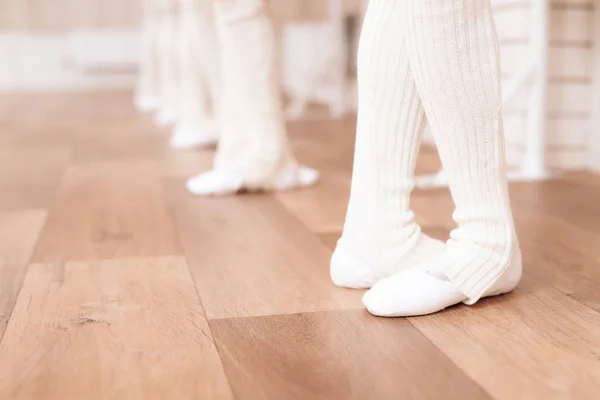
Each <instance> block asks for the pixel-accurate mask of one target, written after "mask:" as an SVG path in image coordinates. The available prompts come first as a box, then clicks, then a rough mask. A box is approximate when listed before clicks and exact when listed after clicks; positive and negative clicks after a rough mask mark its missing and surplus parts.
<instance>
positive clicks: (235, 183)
mask: <svg viewBox="0 0 600 400" xmlns="http://www.w3.org/2000/svg"><path fill="white" fill-rule="evenodd" d="M185 186H186V188H187V190H188V191H189V192H190V193H192V194H194V195H196V196H224V195H228V194H233V193H236V192H237V191H238V190H240V188H241V187H242V181H241V179H239V178H237V177H235V176H231V175H226V174H222V173H217V172H215V171H209V172H206V173H204V174H200V175H197V176H195V177H193V178H190V179H188V181H187V182H186V184H185Z"/></svg>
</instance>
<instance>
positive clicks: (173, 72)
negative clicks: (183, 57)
mask: <svg viewBox="0 0 600 400" xmlns="http://www.w3.org/2000/svg"><path fill="white" fill-rule="evenodd" d="M154 1H155V3H156V4H157V9H158V10H159V20H158V33H157V35H158V63H159V93H160V109H159V112H158V114H157V116H156V122H158V123H159V124H160V125H170V124H173V123H175V121H176V119H177V111H178V99H179V81H178V79H179V76H178V75H179V74H178V65H177V64H178V63H177V51H176V48H177V47H176V41H177V15H176V2H175V0H154Z"/></svg>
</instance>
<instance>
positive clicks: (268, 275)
mask: <svg viewBox="0 0 600 400" xmlns="http://www.w3.org/2000/svg"><path fill="white" fill-rule="evenodd" d="M166 192H167V193H170V194H171V199H170V205H171V210H172V213H173V215H174V217H175V220H176V223H177V227H178V231H179V234H180V238H181V242H182V245H183V248H184V252H185V255H186V258H187V259H188V262H189V263H190V267H191V269H192V273H193V275H194V278H195V280H196V285H197V286H198V291H199V293H200V296H201V298H202V302H203V304H204V308H205V310H206V314H207V316H208V318H209V319H213V318H230V317H242V316H257V315H269V314H288V313H297V312H308V311H321V310H332V309H333V310H338V309H348V308H362V304H361V302H360V296H361V293H360V292H358V291H351V290H344V289H339V288H335V287H334V286H333V285H332V283H331V280H330V278H329V260H330V257H331V250H329V249H328V248H327V247H326V246H325V245H324V244H323V243H322V242H321V241H320V240H319V238H318V237H316V236H315V235H313V234H312V233H311V232H310V231H309V230H308V229H307V228H306V227H305V226H304V225H302V223H300V222H299V221H298V220H297V219H296V218H295V217H294V216H292V215H291V214H290V213H289V212H288V211H287V210H286V209H284V207H283V206H281V204H279V202H277V201H276V200H275V199H274V198H273V197H272V196H270V195H260V194H259V195H245V196H240V197H230V198H212V199H211V198H194V197H192V196H191V195H190V194H189V193H187V192H186V191H185V189H184V188H183V183H182V182H179V181H172V182H171V183H170V184H167V188H166Z"/></svg>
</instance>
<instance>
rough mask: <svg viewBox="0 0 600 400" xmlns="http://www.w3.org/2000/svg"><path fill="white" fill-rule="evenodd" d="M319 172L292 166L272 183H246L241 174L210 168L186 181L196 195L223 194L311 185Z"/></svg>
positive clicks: (280, 189) (191, 191)
mask: <svg viewBox="0 0 600 400" xmlns="http://www.w3.org/2000/svg"><path fill="white" fill-rule="evenodd" d="M318 178H319V173H318V172H317V171H315V170H314V169H312V168H308V167H303V166H298V165H296V166H294V167H292V168H288V169H287V170H286V171H284V172H282V173H281V174H280V175H279V176H278V177H277V178H276V179H275V181H274V182H273V183H268V182H267V183H265V184H262V185H261V184H255V185H246V184H244V182H243V178H242V177H241V176H237V175H233V174H229V173H226V172H223V171H216V170H211V171H208V172H205V173H202V174H200V175H197V176H195V177H193V178H191V179H189V180H188V181H187V183H186V187H187V189H188V190H189V191H190V193H192V194H194V195H196V196H225V195H230V194H235V193H238V192H240V191H243V190H247V191H284V190H292V189H296V188H301V187H307V186H311V185H313V184H314V183H315V182H316V181H317V180H318Z"/></svg>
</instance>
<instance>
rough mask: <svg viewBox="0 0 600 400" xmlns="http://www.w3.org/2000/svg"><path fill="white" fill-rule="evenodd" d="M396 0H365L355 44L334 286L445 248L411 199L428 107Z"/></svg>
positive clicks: (371, 280) (388, 272)
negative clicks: (350, 162) (354, 117)
mask: <svg viewBox="0 0 600 400" xmlns="http://www.w3.org/2000/svg"><path fill="white" fill-rule="evenodd" d="M401 8H402V6H401V4H400V2H398V1H393V0H373V1H372V2H371V4H370V5H369V9H368V11H367V15H366V19H365V22H364V27H363V30H362V32H361V37H360V42H359V50H358V63H357V67H358V88H359V90H358V93H359V98H358V122H357V134H356V146H355V154H354V167H353V173H352V186H351V195H350V201H349V205H348V211H347V213H346V221H345V224H344V231H343V234H342V237H341V239H340V240H339V242H338V244H337V247H336V250H335V252H334V254H333V257H332V259H331V278H332V280H333V282H334V283H335V284H336V285H337V286H341V287H350V288H357V289H358V288H370V287H371V286H372V285H374V284H375V283H376V282H377V281H379V280H381V279H383V278H387V277H389V276H392V275H393V274H394V273H396V272H398V271H400V270H403V269H408V268H413V267H414V266H415V265H418V264H419V263H421V262H424V261H426V260H427V259H430V258H432V257H435V255H436V254H439V253H441V252H443V250H444V243H443V242H441V241H438V240H434V239H431V238H429V237H428V236H426V235H424V234H423V233H422V232H421V228H420V227H419V226H418V225H417V223H416V222H415V220H414V214H413V212H412V211H411V210H410V206H409V199H410V193H411V191H412V189H413V175H414V170H415V164H416V160H417V154H418V151H419V145H420V141H421V136H422V133H423V129H424V126H425V113H424V111H423V106H422V104H421V100H420V99H419V95H418V93H417V87H416V84H415V81H414V79H413V77H412V73H411V70H410V65H409V59H408V55H407V52H408V50H407V44H406V39H405V38H404V36H403V34H402V32H403V28H402V26H401V25H400V24H399V23H398V20H397V19H396V18H394V16H395V15H397V14H398V12H399V10H400V9H401Z"/></svg>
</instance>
